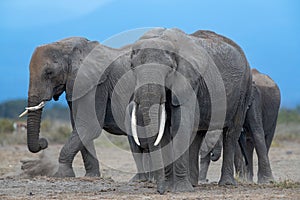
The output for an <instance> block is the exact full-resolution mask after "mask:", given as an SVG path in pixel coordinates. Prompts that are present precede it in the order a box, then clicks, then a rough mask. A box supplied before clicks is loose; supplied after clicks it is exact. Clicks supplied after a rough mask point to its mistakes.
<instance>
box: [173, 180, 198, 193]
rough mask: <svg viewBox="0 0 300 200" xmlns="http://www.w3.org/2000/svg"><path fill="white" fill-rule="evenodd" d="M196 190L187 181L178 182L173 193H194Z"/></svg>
mask: <svg viewBox="0 0 300 200" xmlns="http://www.w3.org/2000/svg"><path fill="white" fill-rule="evenodd" d="M193 191H194V188H193V186H192V184H191V182H190V181H189V180H187V179H183V180H178V181H175V183H174V188H173V192H193Z"/></svg>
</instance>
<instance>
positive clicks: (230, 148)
mask: <svg viewBox="0 0 300 200" xmlns="http://www.w3.org/2000/svg"><path fill="white" fill-rule="evenodd" d="M241 130H242V125H237V124H236V125H235V126H233V127H230V128H228V130H224V131H223V161H222V170H221V178H220V181H219V185H236V181H235V179H234V170H233V164H234V153H235V148H236V145H237V143H238V138H239V135H240V132H241Z"/></svg>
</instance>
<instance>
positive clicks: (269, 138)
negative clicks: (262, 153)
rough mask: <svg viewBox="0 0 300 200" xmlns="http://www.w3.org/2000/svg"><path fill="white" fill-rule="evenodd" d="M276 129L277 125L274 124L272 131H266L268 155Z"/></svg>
mask: <svg viewBox="0 0 300 200" xmlns="http://www.w3.org/2000/svg"><path fill="white" fill-rule="evenodd" d="M275 129H276V125H275V124H274V125H273V126H272V128H271V129H270V130H267V131H265V141H266V147H267V151H268V153H269V150H270V147H271V144H272V141H273V138H274V133H275Z"/></svg>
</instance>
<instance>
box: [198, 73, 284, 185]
mask: <svg viewBox="0 0 300 200" xmlns="http://www.w3.org/2000/svg"><path fill="white" fill-rule="evenodd" d="M252 77H253V90H252V91H253V92H252V95H253V97H252V103H251V105H250V107H249V110H248V111H247V114H246V119H245V124H244V132H243V134H244V136H245V137H246V138H245V139H246V142H245V143H246V148H245V153H246V158H247V161H248V165H247V166H246V165H245V160H244V158H243V157H244V156H243V155H242V153H241V151H240V150H237V151H236V155H235V166H236V173H237V174H238V175H239V176H240V178H241V179H242V180H245V181H249V182H253V150H254V148H255V150H256V152H257V156H258V174H257V176H258V183H268V182H270V181H273V180H274V178H273V175H272V170H271V166H270V162H269V157H268V152H269V149H270V146H271V143H272V140H273V137H274V133H275V128H276V122H277V116H278V111H279V107H280V99H281V98H280V90H279V88H278V86H277V85H276V83H275V82H274V81H273V80H272V79H271V78H270V77H269V76H267V75H264V74H261V73H260V72H259V71H258V70H256V69H252ZM220 147H221V148H222V146H220V143H217V144H216V146H215V148H217V149H220ZM212 151H214V149H213V150H212ZM202 161H203V162H202ZM209 162H210V160H209V158H207V157H203V158H201V164H200V168H201V169H200V177H199V180H200V181H205V180H206V174H207V169H208V165H209ZM201 165H202V166H201Z"/></svg>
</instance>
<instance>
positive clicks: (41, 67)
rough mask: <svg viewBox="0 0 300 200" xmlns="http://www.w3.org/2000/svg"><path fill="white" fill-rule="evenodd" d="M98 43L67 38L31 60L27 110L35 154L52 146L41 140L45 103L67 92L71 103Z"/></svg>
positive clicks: (41, 49)
mask: <svg viewBox="0 0 300 200" xmlns="http://www.w3.org/2000/svg"><path fill="white" fill-rule="evenodd" d="M97 44H98V43H97V42H90V41H88V40H87V39H85V38H67V39H64V40H61V41H58V42H55V43H51V44H47V45H43V46H39V47H37V48H36V49H35V51H34V53H33V55H32V58H31V61H30V81H29V91H28V107H27V109H26V110H27V111H28V118H27V144H28V149H29V150H30V151H31V152H33V153H36V152H39V151H40V150H42V149H45V148H47V146H48V143H47V140H46V139H44V138H39V130H40V122H41V115H42V109H43V106H44V102H46V101H50V100H51V99H52V98H53V99H54V100H58V98H59V96H60V95H61V94H62V93H63V92H64V91H66V93H67V94H66V96H67V100H71V95H72V87H73V82H74V77H75V76H76V71H77V69H78V67H79V65H80V63H81V62H82V60H83V58H84V57H85V56H86V55H87V54H88V53H89V52H90V51H91V50H92V49H93V48H94V47H95V46H96V45H97Z"/></svg>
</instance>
